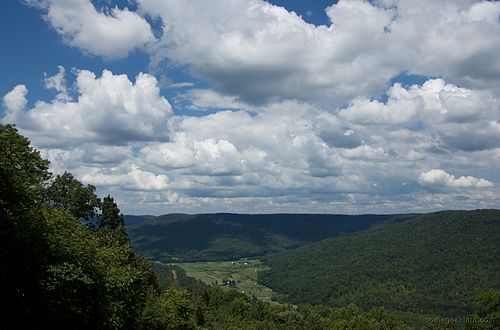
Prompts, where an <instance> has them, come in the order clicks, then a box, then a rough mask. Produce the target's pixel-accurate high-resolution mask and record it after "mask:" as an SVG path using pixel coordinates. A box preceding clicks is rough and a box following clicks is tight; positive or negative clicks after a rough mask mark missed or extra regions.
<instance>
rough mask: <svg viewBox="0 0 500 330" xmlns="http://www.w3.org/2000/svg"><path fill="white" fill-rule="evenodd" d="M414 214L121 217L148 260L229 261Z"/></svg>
mask: <svg viewBox="0 0 500 330" xmlns="http://www.w3.org/2000/svg"><path fill="white" fill-rule="evenodd" d="M415 216H416V215H326V214H267V215H266V214H263V215H243V214H228V213H219V214H198V215H187V214H167V215H163V216H159V217H151V216H145V217H144V219H143V220H142V221H141V219H140V217H133V218H132V217H125V222H126V223H127V222H128V223H129V225H127V231H128V235H129V238H130V240H131V242H132V245H133V246H134V248H135V249H136V251H138V252H139V253H140V254H141V255H143V256H146V257H148V258H150V259H154V260H160V261H165V262H170V261H201V260H224V259H225V260H231V259H238V258H242V257H251V256H261V255H265V254H268V253H272V252H281V251H285V250H289V249H293V248H297V247H300V246H302V245H305V244H308V243H311V242H316V241H320V240H323V239H325V238H329V237H333V236H336V235H339V234H345V233H352V232H356V231H360V230H365V229H367V228H371V227H372V226H375V225H379V224H383V223H392V222H399V221H403V220H406V219H408V218H411V217H415Z"/></svg>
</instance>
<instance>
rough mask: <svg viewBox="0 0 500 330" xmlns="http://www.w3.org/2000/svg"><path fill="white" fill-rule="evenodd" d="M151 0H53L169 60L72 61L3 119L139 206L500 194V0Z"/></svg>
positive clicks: (18, 98) (52, 15)
mask: <svg viewBox="0 0 500 330" xmlns="http://www.w3.org/2000/svg"><path fill="white" fill-rule="evenodd" d="M137 6H138V9H137V11H135V12H132V11H129V10H127V9H117V8H114V9H108V10H104V9H103V10H101V11H98V10H97V9H96V8H95V7H94V6H93V5H92V4H91V3H90V2H89V1H83V0H80V1H76V2H67V1H42V7H43V10H44V15H45V19H46V20H47V22H48V23H49V24H50V25H51V26H52V27H54V29H55V30H56V31H57V32H58V33H59V34H60V35H61V38H62V39H63V40H64V41H65V42H66V43H67V44H69V45H70V46H74V47H77V48H80V49H82V51H84V52H86V53H89V54H94V55H99V56H103V57H105V58H108V59H110V58H116V57H120V56H126V54H128V53H129V52H130V51H132V50H133V49H136V48H139V49H142V50H143V51H144V52H146V53H147V54H148V55H149V56H150V69H151V71H150V73H141V74H139V75H137V76H136V77H135V79H134V78H133V77H127V76H126V75H118V74H114V73H113V72H111V71H109V70H105V71H104V72H102V74H101V73H94V72H91V71H88V70H83V69H82V70H76V69H75V70H73V71H72V72H73V73H72V74H74V75H75V84H74V86H69V85H68V83H67V77H66V71H65V70H64V68H63V67H59V68H58V73H56V74H55V75H54V76H45V79H44V85H45V87H46V88H48V89H52V90H54V91H55V92H56V93H57V94H56V96H55V97H54V99H52V100H50V101H37V102H35V103H34V106H31V107H28V104H29V103H28V99H27V97H28V88H29V86H25V85H18V86H15V87H13V89H12V90H11V91H10V92H9V93H7V94H6V95H5V96H4V97H3V107H4V113H5V114H4V116H3V118H2V122H4V123H15V124H16V125H17V127H18V128H19V129H20V130H21V132H22V133H23V134H26V135H27V136H29V137H30V138H31V139H32V141H33V142H34V143H35V145H37V146H38V147H39V148H41V149H42V153H43V154H44V156H46V157H48V158H49V159H50V160H51V162H52V166H53V169H54V171H55V172H57V171H61V170H63V169H69V170H71V171H72V172H73V173H75V175H76V176H77V177H78V178H80V179H82V180H83V181H85V182H88V183H92V184H95V185H96V186H98V189H100V190H102V191H104V192H106V193H111V194H113V195H114V196H117V199H118V201H119V202H120V205H121V206H122V208H123V209H124V210H126V211H127V212H129V213H166V212H178V211H181V212H215V211H231V212H328V213H374V212H384V213H390V212H425V211H429V210H436V209H443V208H481V207H498V205H499V200H500V198H499V196H500V191H499V185H498V182H500V171H499V168H498V165H497V164H499V160H500V122H499V118H500V116H499V114H500V102H499V97H500V56H499V55H498V54H500V41H499V40H498V38H497V36H498V35H500V20H499V19H498V17H499V14H500V3H498V2H489V1H468V0H460V1H430V0H429V1H427V0H425V1H421V2H419V3H418V4H417V5H415V3H414V2H412V1H405V0H400V1H392V0H383V1H382V0H379V1H370V2H369V1H362V0H351V1H346V0H341V1H339V2H338V3H336V4H332V5H331V6H329V7H327V8H325V11H326V14H327V16H328V17H329V19H330V24H329V25H328V26H325V25H318V26H316V25H313V24H309V23H306V22H305V21H304V20H303V19H302V18H301V17H300V16H298V15H297V14H295V13H293V12H290V11H288V10H286V9H285V8H283V7H278V6H275V5H272V4H270V3H268V2H265V1H260V0H234V1H230V2H227V1H217V0H216V1H209V2H207V1H189V2H179V1H170V0H165V1H153V0H137ZM79 10H81V13H82V14H80V15H79V17H76V16H75V15H76V13H78V12H79ZM151 20H155V21H157V22H161V24H160V27H159V29H160V30H159V31H154V34H155V35H156V36H157V37H156V38H155V37H153V31H152V29H153V28H152V27H151V25H150V24H149V23H148V22H150V21H151ZM108 26H113V27H116V28H113V29H108ZM156 29H158V27H157V28H156ZM104 30H106V31H108V30H109V31H112V32H109V33H108V34H106V33H103V31H104ZM115 34H116V35H115ZM145 45H147V46H145ZM172 67H173V68H178V67H183V68H185V69H186V70H187V72H188V73H189V74H191V75H192V77H193V82H186V81H185V77H182V79H183V80H182V84H181V85H182V88H178V89H177V92H176V94H175V96H172V97H169V99H168V100H167V98H166V97H165V96H164V91H162V89H161V88H160V84H159V82H158V79H157V78H156V77H161V76H163V75H166V76H168V75H170V74H171V71H170V69H169V68H172ZM412 75H417V77H419V79H420V80H421V81H422V82H419V83H418V84H417V83H408V82H407V81H408V80H405V79H407V78H408V77H411V76H412ZM200 81H202V83H201V84H200V83H199V82H200ZM173 85H175V82H174V83H173ZM181 85H178V86H181ZM171 104H172V105H171ZM186 109H187V110H189V111H191V112H186ZM193 111H194V112H196V114H195V115H193V113H192V112H193ZM186 113H187V114H186ZM451 173H453V174H451Z"/></svg>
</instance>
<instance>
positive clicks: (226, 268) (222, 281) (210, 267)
mask: <svg viewBox="0 0 500 330" xmlns="http://www.w3.org/2000/svg"><path fill="white" fill-rule="evenodd" d="M176 265H177V266H179V267H181V268H182V269H184V271H185V272H186V274H187V275H188V276H190V277H194V278H196V279H198V280H201V281H203V282H204V283H205V284H209V285H220V286H221V287H222V288H224V289H227V290H231V289H234V290H238V291H240V292H242V293H245V294H246V295H248V296H250V297H254V298H257V299H259V300H262V301H268V302H271V301H272V300H271V298H272V296H273V295H274V293H273V291H272V290H271V289H270V288H268V287H265V286H263V285H260V284H258V283H257V273H258V272H259V271H263V270H268V269H269V267H267V266H265V265H263V264H262V263H261V262H260V261H259V260H258V259H246V258H245V259H239V260H233V261H209V262H184V263H176Z"/></svg>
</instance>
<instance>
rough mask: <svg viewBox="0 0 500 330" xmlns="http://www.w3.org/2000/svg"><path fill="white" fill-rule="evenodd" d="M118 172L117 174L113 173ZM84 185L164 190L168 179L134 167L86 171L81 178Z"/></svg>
mask: <svg viewBox="0 0 500 330" xmlns="http://www.w3.org/2000/svg"><path fill="white" fill-rule="evenodd" d="M114 172H118V173H114ZM81 180H82V181H83V182H85V183H89V184H93V185H96V186H121V187H123V188H125V189H133V190H144V191H149V190H165V189H167V188H168V182H169V179H168V177H167V176H166V175H161V174H160V175H156V174H154V173H151V172H148V171H144V170H141V169H140V168H138V167H137V166H136V165H131V166H130V167H128V168H122V169H121V170H120V169H117V168H111V169H109V170H104V171H103V170H99V169H97V170H96V169H87V174H84V175H83V176H82V177H81Z"/></svg>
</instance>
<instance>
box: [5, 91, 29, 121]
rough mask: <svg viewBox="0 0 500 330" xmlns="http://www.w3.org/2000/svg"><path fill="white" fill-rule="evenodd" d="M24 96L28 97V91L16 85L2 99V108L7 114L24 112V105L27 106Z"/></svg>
mask: <svg viewBox="0 0 500 330" xmlns="http://www.w3.org/2000/svg"><path fill="white" fill-rule="evenodd" d="M26 95H28V89H27V88H26V86H25V85H17V86H16V87H14V88H13V89H12V90H11V91H10V92H8V93H7V94H5V96H4V97H3V106H4V108H5V110H6V112H7V114H10V113H16V112H19V111H22V110H24V108H25V107H26V104H28V100H27V99H26Z"/></svg>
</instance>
